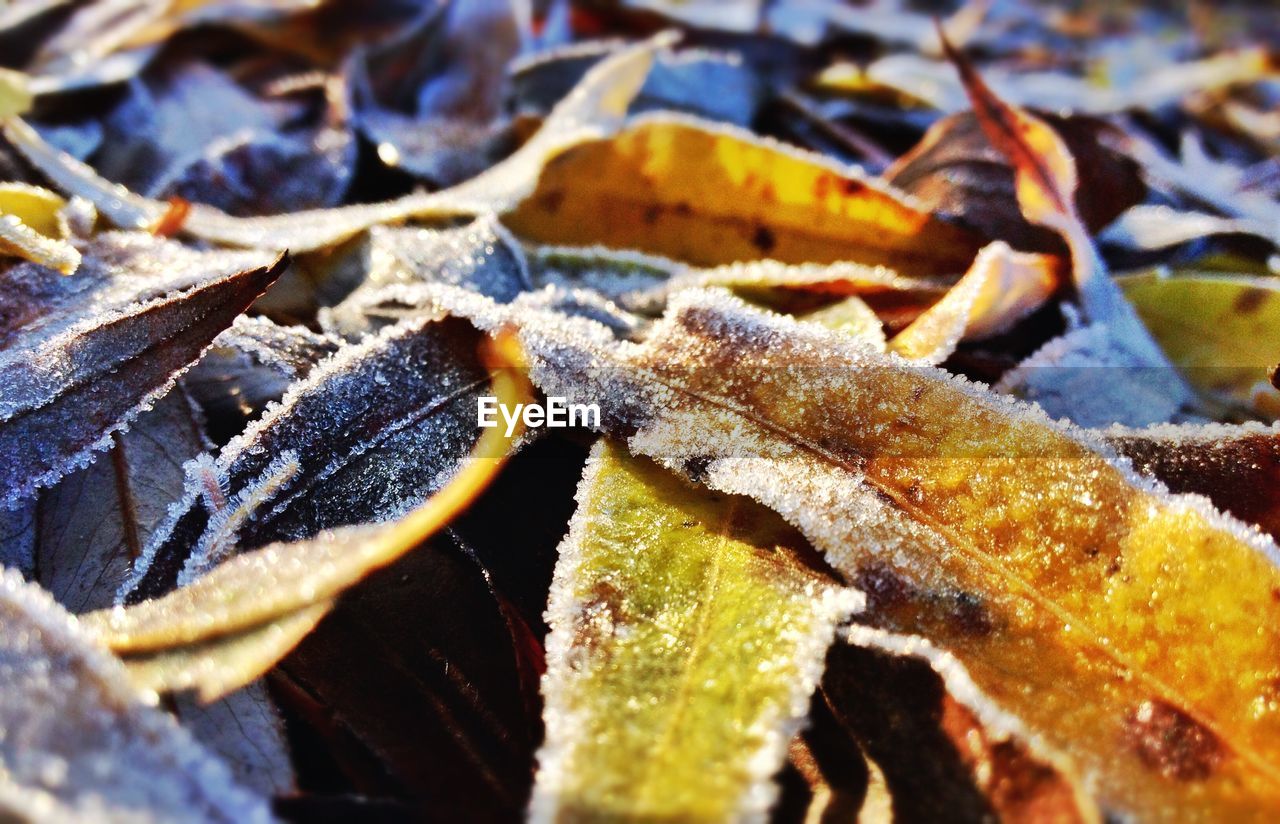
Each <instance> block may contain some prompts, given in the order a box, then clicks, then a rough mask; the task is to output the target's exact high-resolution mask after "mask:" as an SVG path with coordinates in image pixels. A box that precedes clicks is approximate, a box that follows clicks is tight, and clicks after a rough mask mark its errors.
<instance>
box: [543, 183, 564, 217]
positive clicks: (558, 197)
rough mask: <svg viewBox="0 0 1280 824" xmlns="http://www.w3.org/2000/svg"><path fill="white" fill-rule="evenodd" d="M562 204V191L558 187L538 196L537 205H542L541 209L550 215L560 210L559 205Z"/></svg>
mask: <svg viewBox="0 0 1280 824" xmlns="http://www.w3.org/2000/svg"><path fill="white" fill-rule="evenodd" d="M563 204H564V192H563V191H560V190H559V189H554V190H552V191H550V192H547V193H545V194H544V195H542V197H540V198H538V205H539V206H541V207H542V209H543V211H545V212H547V213H548V214H552V215H554V214H555V213H556V212H558V211H560V207H561V206H562V205H563Z"/></svg>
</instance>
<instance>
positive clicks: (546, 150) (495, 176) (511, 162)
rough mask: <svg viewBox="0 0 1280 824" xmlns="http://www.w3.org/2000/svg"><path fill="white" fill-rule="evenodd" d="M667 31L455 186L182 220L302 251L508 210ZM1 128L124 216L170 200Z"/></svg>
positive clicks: (607, 127)
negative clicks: (372, 231) (396, 226)
mask: <svg viewBox="0 0 1280 824" xmlns="http://www.w3.org/2000/svg"><path fill="white" fill-rule="evenodd" d="M670 39H671V38H669V37H666V36H661V35H660V36H658V37H656V38H654V39H653V40H651V41H647V42H645V43H640V44H637V45H634V46H629V47H627V48H625V49H623V50H621V51H620V52H618V53H617V54H616V55H614V56H613V57H611V58H609V59H608V60H606V61H604V62H603V63H601V64H600V65H599V66H597V67H595V68H594V69H592V70H591V71H590V72H588V73H587V76H586V77H584V78H583V79H582V82H581V83H579V84H578V86H576V87H575V88H574V90H573V93H572V94H570V95H569V96H568V97H566V98H565V99H564V100H563V101H561V102H560V104H559V105H558V106H556V108H555V109H554V110H553V111H552V112H551V114H550V115H548V116H547V119H546V120H545V121H544V123H543V125H542V128H540V129H539V130H538V132H537V134H535V135H534V136H533V137H532V138H531V139H530V140H529V141H528V142H526V143H525V144H524V145H523V146H521V147H520V149H519V150H518V151H517V152H515V153H514V154H513V155H511V156H510V157H508V158H506V159H505V160H503V161H502V162H500V163H498V164H496V165H494V166H491V167H490V168H489V169H487V170H485V171H484V172H483V173H481V174H479V175H477V176H476V177H474V178H471V179H470V180H467V181H465V182H463V183H461V184H459V185H457V186H454V187H452V188H450V189H444V190H441V191H439V192H433V193H420V192H415V193H413V194H409V195H405V196H404V197H402V198H399V199H398V200H392V201H387V202H385V203H376V204H357V205H351V206H343V207H338V208H335V209H323V210H310V211H307V210H304V211H300V212H293V213H290V214H284V215H275V216H271V217H260V218H239V217H234V216H231V215H228V214H226V213H225V212H221V211H219V210H217V209H214V208H212V207H209V206H205V205H203V204H195V205H193V206H192V208H191V211H190V214H189V215H188V216H187V219H186V221H185V222H184V224H183V227H182V228H183V231H184V232H185V233H187V234H190V235H193V236H195V237H198V238H202V239H204V240H209V241H213V242H216V243H223V244H226V245H230V246H245V247H253V248H263V249H289V250H290V251H292V252H294V253H300V252H306V251H311V250H315V249H322V248H326V247H329V246H333V245H335V244H337V243H340V242H341V241H343V240H346V239H348V238H350V237H352V236H354V235H357V234H359V233H360V232H362V231H364V230H366V229H368V228H369V227H371V226H375V225H377V224H380V223H398V222H403V221H405V220H408V219H410V218H415V217H451V216H456V215H467V214H481V213H484V212H487V211H499V212H501V211H504V210H506V209H508V208H510V207H511V206H513V205H515V204H516V203H518V202H519V201H520V200H521V199H522V198H524V197H525V196H526V195H527V194H528V193H529V192H531V191H532V190H533V188H534V186H535V184H536V182H537V178H538V174H539V172H540V170H541V169H542V166H543V164H544V163H545V162H546V160H547V158H549V157H552V156H554V155H556V154H558V153H559V152H561V151H563V150H564V149H565V148H566V147H569V146H573V145H575V144H577V143H580V142H582V141H584V140H590V139H599V138H601V137H602V136H604V135H607V134H610V133H612V132H613V131H615V130H616V129H617V128H618V126H619V125H620V123H621V120H622V117H623V115H624V114H625V112H626V109H627V105H628V104H629V103H630V101H631V99H632V98H633V97H634V96H635V93H636V91H637V90H638V89H639V87H640V85H641V84H642V83H643V82H644V78H645V76H646V75H647V74H648V71H649V66H650V64H651V63H652V60H653V53H654V50H655V49H657V48H660V47H662V46H663V45H665V44H666V43H668V42H670ZM3 131H4V135H5V137H6V138H8V140H9V141H10V142H11V143H12V144H13V145H14V146H15V147H16V148H18V149H19V150H20V151H21V152H22V153H23V155H24V156H25V157H26V159H27V160H28V161H29V162H30V163H31V164H32V165H34V166H36V167H37V168H38V169H40V171H41V172H42V173H43V174H44V175H45V176H47V177H48V178H49V179H50V181H52V182H53V183H54V184H55V185H56V186H58V187H59V188H61V189H63V190H64V191H66V192H67V193H68V194H72V195H78V196H80V197H83V198H85V199H86V200H89V201H90V202H92V203H93V204H94V205H95V206H97V207H98V210H99V211H100V212H101V213H102V214H103V215H104V216H105V217H107V218H108V219H109V220H111V221H112V222H113V223H115V224H116V225H117V226H121V227H124V228H132V229H150V228H151V227H152V226H155V225H156V224H157V223H159V222H160V220H161V219H162V218H163V217H164V214H165V212H166V211H167V206H166V205H165V204H162V203H159V202H157V201H154V200H150V199H148V198H145V197H142V196H140V195H137V194H134V193H131V192H129V191H127V190H125V189H124V188H123V187H120V186H118V185H116V184H112V183H111V182H109V181H107V180H105V179H103V178H102V177H101V176H100V175H98V174H97V173H96V172H95V171H94V170H93V169H91V168H89V167H88V166H86V165H85V164H83V163H80V162H78V161H76V160H74V159H73V158H71V157H69V156H67V155H63V154H60V153H58V152H57V151H55V150H54V149H53V148H52V147H50V146H49V145H48V144H47V143H45V142H44V141H43V140H42V139H41V138H40V136H39V135H38V134H36V132H35V130H33V129H32V128H31V127H30V126H29V125H27V124H26V123H25V122H23V121H22V120H20V119H17V118H9V119H8V120H6V121H5V122H4V125H3Z"/></svg>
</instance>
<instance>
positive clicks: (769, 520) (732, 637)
mask: <svg viewBox="0 0 1280 824" xmlns="http://www.w3.org/2000/svg"><path fill="white" fill-rule="evenodd" d="M569 529H570V531H569V537H568V538H567V539H566V541H565V543H563V544H562V545H561V547H560V561H559V563H558V565H557V567H556V578H555V581H554V583H553V584H552V593H551V600H550V604H549V606H548V616H549V621H550V624H551V635H550V637H549V638H548V640H547V657H548V661H547V675H546V677H545V679H544V682H543V694H544V696H545V699H546V709H545V711H544V718H545V721H546V726H547V738H546V741H545V742H544V743H543V747H542V750H541V751H540V753H539V756H538V761H539V770H538V778H537V782H536V783H535V785H534V795H533V801H532V807H531V813H530V815H531V818H532V819H533V820H535V821H555V820H562V819H565V818H577V817H610V816H621V817H628V816H639V817H653V818H668V817H670V818H677V819H691V820H708V821H710V820H739V819H740V820H753V819H760V818H762V817H763V816H764V814H765V813H766V811H767V810H768V808H769V806H770V805H771V803H772V801H773V798H774V794H775V792H776V791H775V790H774V788H773V787H772V785H771V782H770V781H769V779H770V777H771V776H772V774H773V773H774V771H776V770H777V768H778V767H779V766H780V765H781V763H782V761H783V758H784V757H785V753H786V746H787V742H788V741H789V740H790V739H791V736H792V734H793V733H794V731H795V729H796V727H797V726H798V725H799V723H800V721H801V719H802V718H803V716H804V714H805V712H806V710H807V707H808V703H809V694H810V692H811V691H812V690H813V688H814V686H815V685H816V682H817V680H818V677H819V674H820V672H821V667H822V659H823V657H824V655H825V653H826V649H827V646H828V645H829V644H830V642H831V637H832V632H833V629H834V626H835V624H836V623H837V622H839V621H841V620H843V619H844V618H845V617H846V616H847V615H848V614H849V613H850V612H851V611H852V610H856V609H857V608H858V605H859V602H860V599H859V597H858V596H857V594H856V593H853V592H850V591H848V590H844V589H842V588H840V587H839V586H837V585H835V584H833V583H831V582H829V581H826V580H824V579H823V578H822V577H820V576H819V575H817V574H815V573H814V572H812V571H810V570H808V569H806V568H805V566H804V565H803V563H802V562H801V561H799V560H797V558H796V557H795V553H796V552H797V551H803V550H804V549H806V547H805V544H804V541H803V539H802V538H800V536H799V535H798V534H796V532H795V531H794V529H792V528H791V527H789V526H788V525H786V524H785V523H784V522H783V521H782V520H781V519H780V518H778V517H777V516H776V515H775V514H773V513H772V512H769V511H768V510H766V509H764V508H763V507H761V506H759V505H758V504H755V503H753V502H751V501H747V500H744V499H740V498H737V499H735V498H730V497H727V496H723V495H717V494H715V493H709V492H705V491H700V490H695V489H693V488H690V487H688V486H685V485H683V484H682V483H681V482H680V481H678V480H676V479H675V478H673V477H672V476H671V475H670V474H669V473H668V472H667V471H666V470H664V469H662V468H661V467H659V466H657V465H655V464H653V463H652V462H650V461H647V460H645V459H642V458H633V457H631V456H629V455H628V454H627V453H626V450H625V448H623V447H621V446H619V445H617V444H609V443H605V442H602V443H600V444H599V445H597V447H596V449H595V451H594V452H593V453H592V457H591V459H590V461H589V462H588V464H587V469H586V473H585V474H584V476H583V481H582V485H581V486H580V487H579V490H578V512H577V514H576V515H575V516H574V519H573V521H572V522H571V523H570V528H569Z"/></svg>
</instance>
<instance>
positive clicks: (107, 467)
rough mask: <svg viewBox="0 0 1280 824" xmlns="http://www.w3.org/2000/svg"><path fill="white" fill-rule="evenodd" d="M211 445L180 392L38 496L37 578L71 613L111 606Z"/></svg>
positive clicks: (35, 522) (34, 527)
mask: <svg viewBox="0 0 1280 824" xmlns="http://www.w3.org/2000/svg"><path fill="white" fill-rule="evenodd" d="M208 448H209V447H208V443H207V441H206V440H205V438H204V434H203V431H202V424H201V421H200V419H199V415H198V412H196V410H195V409H194V408H193V407H192V405H191V401H190V399H189V398H188V397H187V396H186V394H185V393H184V392H183V391H182V388H181V387H180V386H179V387H175V388H174V389H173V390H172V391H170V392H169V394H168V395H165V396H164V397H163V398H162V399H161V400H160V401H159V402H158V403H157V404H156V406H155V408H153V409H150V410H148V411H146V412H143V413H142V414H141V415H139V416H138V418H137V420H135V421H134V422H133V424H132V425H131V426H130V427H129V430H128V431H127V432H124V433H122V434H120V435H117V436H114V437H113V438H112V444H111V448H110V449H109V450H108V451H106V452H103V453H101V454H99V455H98V456H97V458H96V460H94V462H93V463H91V464H89V466H87V467H85V468H84V469H81V470H78V471H76V472H73V473H72V474H70V475H68V476H66V477H65V478H63V479H62V480H60V481H59V482H58V483H57V484H56V485H54V486H53V487H51V488H49V489H46V490H41V491H40V493H39V494H38V497H37V499H36V515H35V517H34V518H33V523H32V535H33V540H34V545H35V546H34V553H33V565H34V575H33V576H32V578H33V580H34V581H35V582H37V583H39V584H40V585H41V586H43V587H44V588H45V589H47V590H48V591H49V592H50V594H52V595H53V597H54V598H55V599H57V601H58V603H60V604H62V605H63V606H64V607H66V608H67V609H68V610H69V611H71V612H72V613H75V614H80V613H83V612H88V611H90V610H94V609H101V608H102V607H106V606H110V605H111V603H112V601H113V600H114V597H115V592H116V589H117V588H119V586H120V583H121V582H122V581H123V580H124V579H125V577H126V576H127V575H128V573H129V565H130V564H131V563H132V562H133V559H134V558H136V557H137V556H138V554H139V553H141V552H142V547H143V546H144V545H145V544H146V542H147V541H148V540H149V539H150V537H151V534H152V533H153V532H154V530H155V529H156V527H157V526H158V525H159V524H160V523H161V522H162V521H163V520H164V518H165V515H166V514H167V510H168V508H169V505H170V504H172V503H173V502H174V501H175V500H176V499H177V498H178V497H179V490H180V489H181V486H182V481H183V478H184V475H183V469H182V466H183V464H184V463H185V462H186V461H188V460H190V459H192V458H194V457H196V456H197V455H200V454H203V453H204V452H205V450H206V449H208Z"/></svg>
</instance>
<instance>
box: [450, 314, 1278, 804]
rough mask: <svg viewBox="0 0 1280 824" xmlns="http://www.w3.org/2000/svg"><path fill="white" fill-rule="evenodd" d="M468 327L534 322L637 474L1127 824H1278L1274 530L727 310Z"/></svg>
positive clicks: (1060, 428) (955, 394)
mask: <svg viewBox="0 0 1280 824" xmlns="http://www.w3.org/2000/svg"><path fill="white" fill-rule="evenodd" d="M457 305H458V306H459V308H460V309H461V310H464V311H466V312H469V313H470V314H471V315H472V316H474V317H475V318H476V319H477V321H478V322H479V323H481V324H482V325H485V326H487V325H490V324H495V323H501V322H505V321H511V322H515V323H518V324H520V325H521V326H522V327H523V328H522V332H521V339H522V341H523V342H524V343H525V345H526V348H527V350H528V352H529V355H530V359H531V362H532V366H533V372H534V374H535V375H537V376H538V380H539V381H540V384H541V388H542V389H543V390H544V391H545V392H548V393H549V394H550V393H555V394H563V395H566V396H567V399H568V400H569V402H585V401H588V400H590V401H592V402H597V403H599V404H600V406H601V418H602V427H603V428H604V430H605V431H606V432H609V433H613V434H616V435H619V436H626V437H628V445H629V447H630V448H631V451H632V452H633V453H639V454H644V455H647V456H650V457H653V458H655V459H657V460H658V461H660V462H661V463H663V464H664V465H666V466H668V467H670V468H673V469H679V470H682V471H684V472H686V473H688V474H690V475H692V476H694V477H696V478H698V479H701V480H703V481H704V482H705V483H706V484H707V485H709V486H711V487H712V488H714V489H717V490H719V491H722V492H726V493H730V494H746V495H750V496H751V497H753V498H755V499H756V500H758V501H760V502H761V503H763V504H765V505H766V506H769V507H770V508H773V509H775V510H776V511H778V512H779V514H781V515H782V516H783V517H785V518H787V519H788V520H789V521H791V522H792V523H794V524H795V525H796V526H797V527H798V528H799V529H800V530H801V531H802V532H803V533H804V534H805V536H806V538H808V540H809V541H810V543H812V544H813V545H814V546H815V547H817V548H818V549H820V550H822V551H823V552H825V553H826V554H827V558H828V560H829V561H830V563H831V564H832V565H833V566H835V567H836V568H837V569H839V570H840V571H841V572H842V573H844V574H845V575H846V576H847V577H848V578H849V579H850V580H851V581H853V582H854V583H855V584H859V583H860V584H862V586H863V587H864V588H865V589H866V590H867V591H868V594H869V595H876V596H878V599H877V597H873V598H872V599H871V600H872V607H871V609H870V617H871V618H872V619H873V620H875V621H876V622H878V623H880V624H881V625H882V626H883V627H884V628H886V629H889V630H891V631H894V632H898V633H902V634H907V635H919V636H922V637H925V638H927V639H929V640H930V641H932V642H933V643H935V644H936V645H938V646H939V647H941V648H942V649H944V650H946V651H947V652H949V653H951V654H952V655H954V656H955V657H956V658H957V660H959V661H960V662H961V663H962V664H963V665H964V666H965V668H966V669H967V670H968V672H969V674H970V676H971V677H972V679H973V682H974V683H975V684H976V685H977V687H978V688H979V689H981V690H982V691H983V692H984V693H986V694H987V695H988V696H990V698H991V699H992V701H994V702H995V704H996V705H998V706H1000V707H1002V708H1004V709H1005V710H1006V711H1008V712H1011V713H1012V714H1014V715H1016V716H1017V717H1018V718H1020V719H1021V720H1022V723H1024V724H1025V725H1026V728H1027V729H1028V730H1030V732H1031V733H1033V734H1035V735H1036V736H1039V737H1040V738H1041V739H1042V740H1043V741H1044V742H1045V743H1046V744H1047V745H1048V746H1050V747H1051V748H1052V749H1054V750H1057V751H1059V752H1061V753H1063V754H1065V755H1066V756H1068V757H1069V758H1071V759H1072V761H1074V763H1075V764H1076V766H1077V768H1078V770H1079V772H1080V773H1081V774H1083V775H1084V776H1086V777H1087V780H1088V782H1089V786H1090V787H1091V788H1093V789H1095V791H1096V792H1097V794H1098V796H1099V797H1100V800H1101V801H1102V802H1103V803H1104V804H1105V805H1106V806H1107V807H1108V808H1109V809H1113V810H1116V811H1120V812H1125V813H1132V814H1134V815H1136V816H1139V817H1150V818H1159V817H1161V816H1165V817H1174V816H1176V817H1178V818H1179V820H1250V819H1264V820H1265V819H1274V817H1275V815H1276V814H1277V812H1280V680H1277V679H1278V678H1280V597H1277V593H1278V592H1280V549H1278V548H1277V547H1276V545H1275V543H1274V542H1272V541H1271V540H1270V539H1268V538H1266V537H1265V536H1263V535H1262V534H1261V533H1260V532H1258V531H1257V530H1256V529H1252V528H1249V527H1247V526H1245V525H1244V524H1241V523H1240V522H1238V521H1235V520H1234V519H1232V518H1230V517H1228V516H1225V515H1223V514H1221V513H1219V512H1217V511H1215V510H1213V509H1212V508H1211V507H1210V506H1209V504H1208V503H1207V502H1206V501H1205V500H1204V499H1202V498H1192V497H1182V496H1175V495H1171V494H1169V493H1167V492H1166V491H1164V490H1163V489H1162V488H1159V487H1157V486H1155V485H1154V484H1152V483H1151V482H1149V481H1147V480H1145V479H1142V478H1140V477H1138V476H1136V475H1135V474H1134V473H1133V472H1132V471H1131V470H1130V469H1129V468H1128V467H1127V465H1125V464H1122V463H1120V462H1118V461H1116V460H1115V459H1114V458H1113V457H1112V455H1113V453H1112V452H1111V450H1110V449H1109V448H1108V447H1107V446H1106V445H1105V444H1104V443H1103V442H1102V441H1100V440H1098V439H1097V438H1096V437H1094V436H1091V435H1089V434H1088V433H1086V432H1084V431H1083V430H1080V429H1077V428H1075V427H1073V426H1070V425H1068V424H1065V423H1063V422H1055V421H1051V420H1049V419H1048V418H1047V417H1046V416H1045V415H1044V413H1042V412H1041V411H1040V410H1038V409H1037V408H1035V407H1032V406H1028V405H1022V404H1017V403H1015V402H1013V401H1010V400H1009V399H1007V398H1004V397H1001V396H998V395H995V394H994V393H992V392H990V391H988V390H985V389H983V388H981V387H979V386H976V385H974V384H970V383H968V382H965V381H962V380H959V379H957V378H954V377H952V376H950V375H948V374H947V373H945V372H942V371H940V370H935V369H932V368H929V367H922V366H914V365H910V364H907V363H905V362H904V361H902V360H901V359H900V358H898V357H896V356H893V355H884V354H881V353H878V352H876V351H875V349H874V348H872V347H870V346H867V345H865V344H861V343H859V342H858V341H854V340H850V339H849V338H847V337H842V336H837V335H835V334H834V333H832V332H829V331H826V330H823V329H822V328H820V327H819V326H817V325H816V324H810V323H801V322H797V321H794V320H790V319H787V318H784V317H781V316H778V315H773V314H769V313H764V312H760V311H758V310H753V309H750V308H749V307H747V306H746V305H745V304H743V303H742V302H741V301H739V300H736V299H734V298H732V297H731V296H729V295H728V294H727V293H724V292H722V291H719V290H706V291H697V290H686V291H684V292H680V293H678V294H676V295H675V296H673V298H672V300H671V303H670V304H669V306H668V310H667V314H666V316H665V317H664V319H663V320H662V321H661V322H659V323H658V324H657V325H656V326H655V327H654V328H653V329H652V330H651V332H650V334H649V335H648V336H647V337H646V338H645V340H644V342H643V343H642V344H639V345H636V344H630V343H616V342H613V340H612V337H611V336H610V335H609V334H608V333H607V332H606V331H605V330H603V329H599V330H596V331H590V330H589V329H588V328H587V327H586V326H585V325H583V324H580V323H579V324H564V323H563V321H562V320H560V319H558V318H557V317H556V316H554V315H547V316H545V317H543V316H540V315H539V313H538V312H536V311H522V312H521V313H520V314H519V317H515V316H514V313H513V312H512V310H510V309H509V308H502V307H499V306H497V305H496V304H487V305H486V308H484V309H483V310H481V309H480V308H479V307H478V306H477V305H476V304H475V303H474V302H473V303H472V305H471V306H470V307H466V306H463V305H462V303H461V301H458V302H457ZM582 364H591V367H592V368H591V369H589V370H584V369H583V368H582ZM871 571H878V572H879V573H881V575H880V577H881V578H882V579H883V580H884V581H885V583H884V584H883V585H880V586H879V587H878V588H876V587H872V586H871V583H870V579H868V577H867V576H868V574H869V573H870V572H871Z"/></svg>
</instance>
